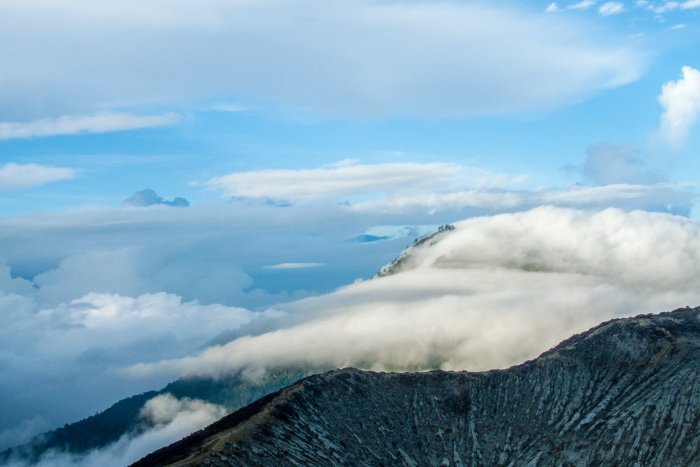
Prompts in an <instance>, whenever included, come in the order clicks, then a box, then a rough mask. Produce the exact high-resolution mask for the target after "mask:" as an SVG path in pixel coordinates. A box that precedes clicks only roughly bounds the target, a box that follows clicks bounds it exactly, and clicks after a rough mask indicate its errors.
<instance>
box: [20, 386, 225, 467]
mask: <svg viewBox="0 0 700 467" xmlns="http://www.w3.org/2000/svg"><path fill="white" fill-rule="evenodd" d="M224 415H226V409H225V408H224V407H222V406H220V405H216V404H211V403H209V402H205V401H201V400H198V399H189V398H182V399H177V398H176V397H174V396H173V395H171V394H161V395H159V396H156V397H154V398H153V399H150V400H149V401H147V402H146V403H145V404H144V406H143V408H142V409H141V418H142V419H143V420H144V422H145V423H146V424H147V426H149V427H150V428H148V429H147V430H145V431H144V432H142V433H140V434H138V435H136V436H133V435H125V436H123V437H122V438H120V439H119V441H117V442H115V443H113V444H111V445H109V446H106V447H104V448H100V449H95V450H93V451H90V452H89V453H87V454H83V455H77V454H76V455H72V454H65V453H62V452H54V451H52V452H49V453H46V454H45V455H43V456H42V457H41V459H40V460H39V461H38V462H37V463H34V464H32V465H34V466H39V467H53V466H56V467H59V466H66V465H72V466H85V467H91V466H96V465H129V464H131V463H132V462H135V461H137V460H139V459H140V458H142V457H143V456H145V455H146V454H148V453H150V452H152V451H154V450H156V449H159V448H161V447H163V446H167V445H168V444H170V443H174V442H175V441H177V440H179V439H181V438H183V437H185V436H187V435H189V434H190V433H192V432H194V431H197V430H199V429H202V428H204V427H206V426H207V425H210V424H212V423H214V422H215V421H217V420H219V419H220V418H221V417H223V416H224ZM26 465H27V464H26V463H24V462H22V461H17V462H15V463H12V462H10V466H12V467H25V466H26Z"/></svg>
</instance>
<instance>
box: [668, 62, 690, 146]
mask: <svg viewBox="0 0 700 467" xmlns="http://www.w3.org/2000/svg"><path fill="white" fill-rule="evenodd" d="M681 73H682V77H681V79H679V80H677V81H669V82H668V83H666V84H664V85H663V86H662V88H661V95H659V103H660V104H661V106H662V107H663V109H664V112H663V114H662V115H661V127H660V128H659V133H660V134H661V136H662V138H664V140H666V142H668V143H669V145H670V146H671V147H672V148H675V149H680V148H681V147H682V146H683V145H684V144H685V142H686V140H687V139H688V134H689V133H690V130H691V128H692V127H693V125H694V124H695V122H696V120H697V119H698V115H699V114H700V71H698V70H696V69H695V68H692V67H689V66H684V67H683V69H682V70H681Z"/></svg>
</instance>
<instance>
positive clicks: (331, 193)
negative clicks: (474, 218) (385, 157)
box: [207, 163, 462, 202]
mask: <svg viewBox="0 0 700 467" xmlns="http://www.w3.org/2000/svg"><path fill="white" fill-rule="evenodd" d="M460 172H462V168H461V167H460V166H457V165H454V164H440V163H429V164H411V163H394V164H374V165H342V166H340V167H334V168H318V169H304V170H260V171H254V172H238V173H232V174H229V175H225V176H223V177H216V178H213V179H211V180H209V182H207V183H208V185H209V186H210V187H214V188H218V189H220V190H222V191H223V192H224V193H225V194H226V195H227V196H230V197H234V198H238V197H245V198H269V199H277V200H285V201H293V202H299V201H302V202H303V201H313V200H318V199H327V198H338V197H344V196H353V195H362V196H367V195H370V194H376V193H384V192H387V191H395V190H407V189H410V190H421V189H423V190H431V189H434V188H436V187H439V186H441V185H442V186H444V185H449V184H451V183H453V182H454V181H455V180H456V179H457V178H458V177H459V175H460Z"/></svg>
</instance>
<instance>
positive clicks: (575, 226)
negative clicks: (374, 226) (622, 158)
mask: <svg viewBox="0 0 700 467" xmlns="http://www.w3.org/2000/svg"><path fill="white" fill-rule="evenodd" d="M698 277H700V226H699V225H698V224H697V223H695V222H692V221H689V220H688V219H686V218H682V217H676V216H671V215H667V214H654V213H648V212H642V211H634V212H629V213H625V212H623V211H620V210H617V209H608V210H604V211H601V212H597V213H591V212H587V211H579V210H568V209H560V208H552V207H542V208H538V209H535V210H532V211H528V212H523V213H516V214H503V215H497V216H493V217H486V218H473V219H470V220H467V221H463V222H460V223H458V224H456V230H454V231H447V232H444V233H441V234H439V235H438V236H436V237H435V238H434V239H432V240H431V241H426V242H423V243H422V244H420V245H419V246H416V247H414V248H412V249H411V250H410V251H409V253H408V254H407V255H406V256H405V257H404V258H403V259H402V260H401V261H400V262H399V263H398V265H396V266H395V267H394V273H393V274H390V275H388V276H385V277H380V278H376V279H372V280H369V281H364V282H360V283H356V284H353V285H351V286H348V287H345V288H343V289H340V290H338V291H336V292H334V293H331V294H328V295H325V296H321V297H317V298H309V299H305V300H302V301H299V302H296V303H292V304H289V305H287V306H285V307H282V309H283V310H285V311H288V312H289V313H291V314H292V315H294V316H296V317H297V322H296V323H294V324H293V325H291V326H285V327H282V328H280V329H277V330H274V331H272V332H268V333H264V334H261V335H258V336H252V337H251V336H248V337H241V338H239V339H236V340H233V341H232V342H230V343H228V344H225V345H218V346H213V347H211V348H209V349H206V350H205V351H203V352H201V353H200V354H198V355H195V356H191V357H186V358H182V359H172V360H168V361H163V362H159V363H155V364H142V365H137V366H133V367H131V368H130V369H128V370H127V371H128V372H129V373H130V374H131V375H143V374H151V373H153V372H156V373H158V372H164V373H167V374H175V375H182V374H184V375H211V376H215V375H220V374H225V373H236V372H243V373H244V374H248V375H250V376H251V377H254V376H255V375H258V374H260V373H261V372H264V371H265V370H266V369H268V368H271V367H277V366H286V365H307V366H315V367H327V366H348V365H349V366H359V367H364V368H374V369H394V370H406V369H425V368H444V369H468V370H485V369H489V368H497V367H500V368H502V367H507V366H509V365H513V364H516V363H520V362H522V361H523V360H525V359H528V358H533V357H535V356H537V355H538V354H539V353H541V352H543V351H545V350H547V349H548V348H549V347H551V346H553V345H555V344H556V343H558V342H560V341H561V340H563V339H565V338H566V337H568V336H570V335H571V334H573V333H576V332H580V331H583V330H585V329H587V328H589V327H590V326H593V325H595V324H596V323H598V322H600V321H602V320H605V319H609V318H614V317H620V316H629V315H634V314H638V313H648V312H659V311H663V310H667V309H672V308H676V307H680V306H685V305H693V304H697V303H700V291H698V279H697V278H698Z"/></svg>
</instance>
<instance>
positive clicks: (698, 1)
mask: <svg viewBox="0 0 700 467" xmlns="http://www.w3.org/2000/svg"><path fill="white" fill-rule="evenodd" d="M643 6H645V7H646V8H648V9H650V10H651V11H653V12H654V13H666V12H668V11H673V10H693V9H695V8H700V0H686V1H683V2H677V1H670V2H664V3H662V4H660V5H659V4H654V3H649V2H644V4H643Z"/></svg>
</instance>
